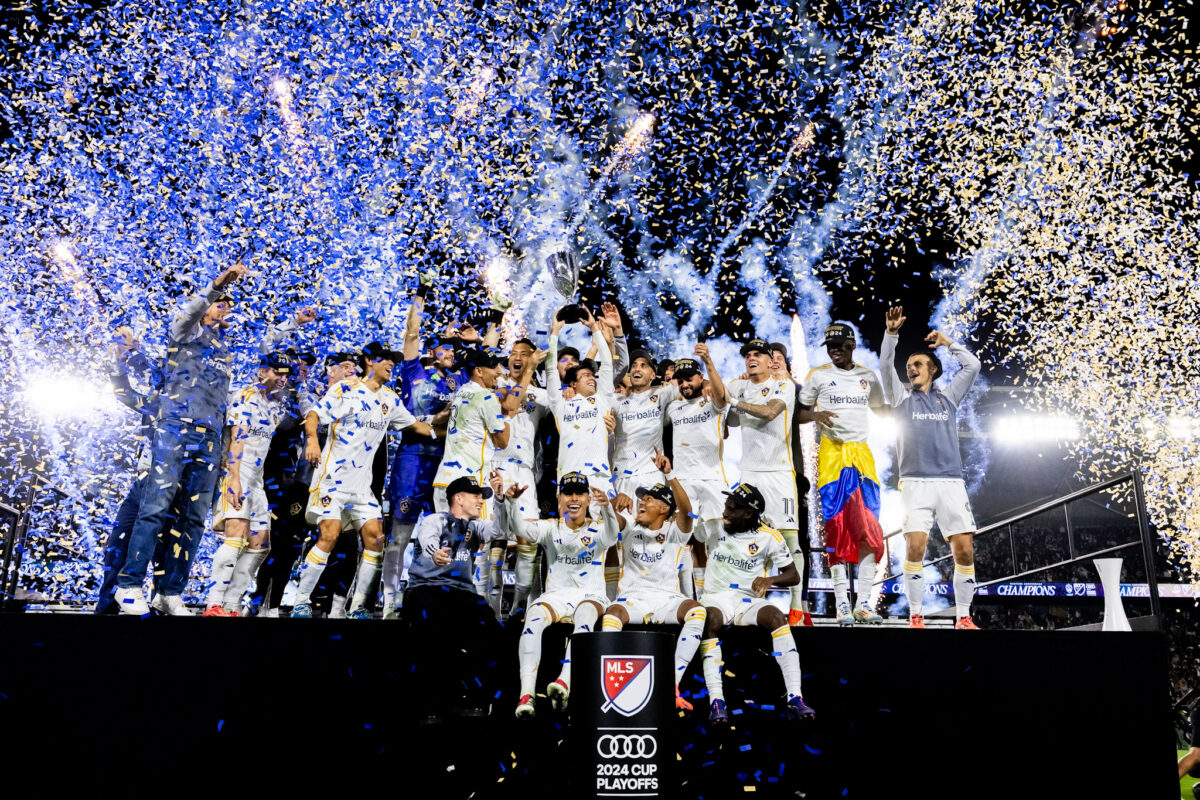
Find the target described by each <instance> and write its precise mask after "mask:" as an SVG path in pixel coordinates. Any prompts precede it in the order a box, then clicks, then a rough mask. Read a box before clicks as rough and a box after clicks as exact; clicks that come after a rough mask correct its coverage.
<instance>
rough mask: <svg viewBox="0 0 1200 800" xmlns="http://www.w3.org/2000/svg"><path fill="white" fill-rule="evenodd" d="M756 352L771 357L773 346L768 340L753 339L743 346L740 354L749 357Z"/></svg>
mask: <svg viewBox="0 0 1200 800" xmlns="http://www.w3.org/2000/svg"><path fill="white" fill-rule="evenodd" d="M756 350H757V351H758V352H760V353H762V354H763V355H764V356H769V355H771V345H770V344H769V343H768V342H767V340H766V339H751V340H750V341H748V342H746V343H745V344H744V345H742V349H741V350H739V351H738V352H740V353H741V354H742V356H747V355H749V354H750V353H753V352H754V351H756Z"/></svg>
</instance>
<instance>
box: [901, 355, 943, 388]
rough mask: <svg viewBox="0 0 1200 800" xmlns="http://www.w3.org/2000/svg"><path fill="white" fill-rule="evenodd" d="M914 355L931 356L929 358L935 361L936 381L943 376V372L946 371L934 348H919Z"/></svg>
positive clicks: (934, 376)
mask: <svg viewBox="0 0 1200 800" xmlns="http://www.w3.org/2000/svg"><path fill="white" fill-rule="evenodd" d="M913 356H929V360H930V361H932V362H933V379H934V380H935V381H936V380H937V379H938V378H940V377H942V373H943V372H944V371H945V370H943V369H942V360H941V359H940V358H938V357H937V353H935V352H934V351H933V350H918V351H917V352H915V353H913ZM909 358H912V356H909Z"/></svg>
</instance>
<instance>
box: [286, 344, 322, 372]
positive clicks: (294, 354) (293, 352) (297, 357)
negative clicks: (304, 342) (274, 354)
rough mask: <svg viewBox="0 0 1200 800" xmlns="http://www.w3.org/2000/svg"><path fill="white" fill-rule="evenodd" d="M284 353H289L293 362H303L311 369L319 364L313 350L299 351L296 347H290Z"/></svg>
mask: <svg viewBox="0 0 1200 800" xmlns="http://www.w3.org/2000/svg"><path fill="white" fill-rule="evenodd" d="M284 352H285V353H287V355H288V358H290V359H292V360H293V361H303V362H304V363H305V364H308V365H309V366H310V367H311V366H312V365H313V364H315V363H317V354H316V353H314V352H313V351H312V350H297V349H296V348H295V347H289V348H288V349H287V350H285V351H284Z"/></svg>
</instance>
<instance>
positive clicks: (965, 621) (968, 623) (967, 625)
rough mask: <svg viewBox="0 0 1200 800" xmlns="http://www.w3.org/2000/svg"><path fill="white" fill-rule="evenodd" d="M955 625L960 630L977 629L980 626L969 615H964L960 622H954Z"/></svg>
mask: <svg viewBox="0 0 1200 800" xmlns="http://www.w3.org/2000/svg"><path fill="white" fill-rule="evenodd" d="M954 627H955V628H957V629H958V630H960V631H977V630H979V626H978V625H976V624H975V623H974V622H973V621H972V620H971V618H970V617H969V616H967V617H963V618H962V619H960V620H959V621H958V622H956V623H954Z"/></svg>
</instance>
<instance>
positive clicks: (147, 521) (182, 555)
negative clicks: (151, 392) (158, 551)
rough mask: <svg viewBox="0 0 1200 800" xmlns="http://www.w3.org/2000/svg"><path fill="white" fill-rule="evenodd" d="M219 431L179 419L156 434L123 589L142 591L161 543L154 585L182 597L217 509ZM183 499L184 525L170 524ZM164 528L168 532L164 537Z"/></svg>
mask: <svg viewBox="0 0 1200 800" xmlns="http://www.w3.org/2000/svg"><path fill="white" fill-rule="evenodd" d="M220 450H221V438H220V432H219V431H210V430H205V429H200V428H197V427H196V426H194V425H191V424H189V423H184V422H180V421H179V420H176V419H168V420H163V421H162V422H160V423H159V424H158V426H157V427H156V428H155V430H154V442H153V444H152V445H151V458H152V461H151V464H150V474H149V475H148V476H147V478H146V480H147V483H146V486H145V487H143V490H142V498H141V506H140V507H139V508H138V515H137V521H136V522H134V524H133V532H132V533H131V534H130V537H129V552H128V555H127V556H126V557H125V565H124V566H123V567H122V568H121V571H120V573H118V575H117V586H118V587H119V588H122V589H132V588H136V587H140V586H141V585H142V581H143V580H144V579H145V577H146V569H147V568H148V567H149V566H150V560H151V559H152V558H153V557H154V551H155V548H156V547H157V546H158V545H159V543H160V542H161V543H162V544H163V545H164V546H165V547H166V554H165V560H164V562H163V574H162V577H161V578H160V579H159V580H157V581H156V582H155V583H156V585H157V587H158V592H159V593H160V594H164V595H177V594H182V593H183V589H184V586H185V585H186V584H187V579H188V573H189V571H190V570H191V566H192V558H193V557H194V556H195V554H196V549H197V548H198V547H199V546H200V541H201V539H202V538H203V537H204V520H205V518H206V517H207V516H208V512H209V509H211V508H212V496H213V489H214V488H215V487H216V485H217V473H218V472H219V467H220V462H221V452H220ZM177 493H178V494H179V495H180V498H179V500H180V510H179V524H178V525H177V526H176V527H175V528H171V527H170V526H169V525H168V524H167V518H168V516H169V514H170V509H171V501H172V500H173V499H175V495H176V494H177ZM164 528H165V529H166V533H165V534H164V533H163V531H164Z"/></svg>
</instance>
